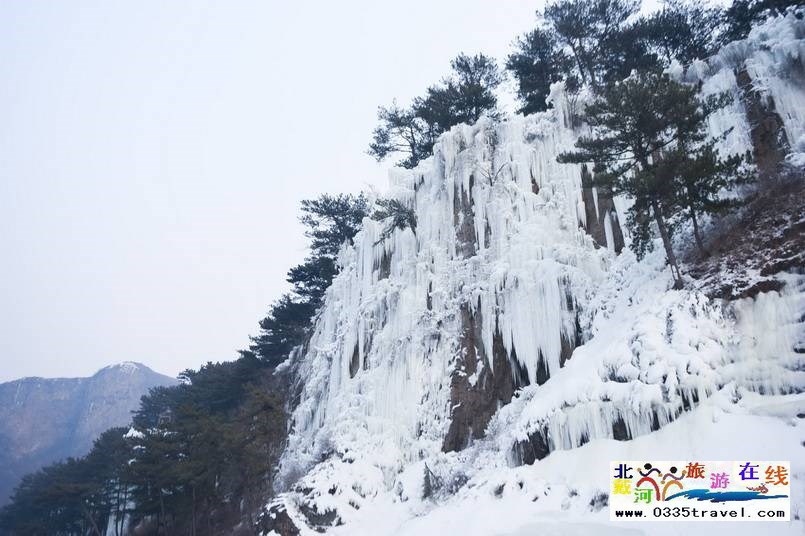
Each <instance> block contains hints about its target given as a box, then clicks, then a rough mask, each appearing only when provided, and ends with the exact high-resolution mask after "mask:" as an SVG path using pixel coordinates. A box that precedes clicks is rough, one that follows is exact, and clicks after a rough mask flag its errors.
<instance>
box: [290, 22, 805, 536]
mask: <svg viewBox="0 0 805 536" xmlns="http://www.w3.org/2000/svg"><path fill="white" fill-rule="evenodd" d="M802 24H803V23H802V21H798V20H796V19H793V18H791V17H790V16H789V17H785V18H781V19H777V20H774V21H771V22H768V23H766V24H765V25H762V26H761V27H759V28H756V29H754V30H753V31H752V33H751V34H750V36H749V38H748V39H747V40H745V41H742V42H738V43H734V44H732V45H730V46H728V47H727V48H726V49H725V50H723V51H722V52H721V53H720V54H719V55H718V56H717V57H716V58H713V59H710V60H709V61H707V62H698V63H696V64H694V65H693V66H690V67H689V68H688V69H687V71H685V70H684V69H681V67H679V66H675V67H674V68H672V69H671V72H672V74H673V75H674V76H677V77H684V78H685V79H687V80H689V81H692V80H694V79H698V80H702V81H703V82H704V85H703V87H704V91H705V92H706V93H716V92H720V91H725V90H727V91H732V92H733V93H734V94H735V95H736V96H739V97H740V95H741V91H740V88H739V86H738V82H737V80H736V75H735V72H734V68H735V67H736V65H737V63H736V62H742V64H744V65H746V68H747V70H749V71H751V76H752V79H753V80H754V81H755V83H756V84H758V85H757V87H760V85H759V84H761V83H762V87H763V90H764V91H767V92H768V94H769V95H770V96H771V97H772V98H773V100H774V102H775V103H776V104H777V112H778V113H779V114H780V117H781V121H782V124H783V125H784V127H785V130H786V134H787V136H788V139H789V140H799V139H801V138H802V130H803V128H804V127H803V125H805V122H804V121H803V116H802V113H803V110H805V91H803V90H802V86H801V85H799V86H797V85H796V84H795V83H794V82H793V81H792V80H788V79H784V78H782V74H781V73H784V72H789V70H788V67H785V68H782V66H784V65H789V63H790V62H799V65H801V62H802V57H803V56H802V51H803V47H802V45H801V36H802V35H803V33H805V32H803V29H802ZM786 36H788V37H786ZM792 40H794V41H796V43H793V42H792ZM785 62H789V63H785ZM549 99H550V101H551V102H552V104H553V108H552V109H550V110H548V111H547V112H544V113H540V114H535V115H532V116H528V117H519V116H515V117H512V118H509V119H508V120H506V121H504V122H501V123H495V122H493V121H491V120H490V119H486V118H485V119H482V120H481V121H479V122H478V123H477V124H475V125H472V126H467V125H459V126H456V127H454V128H453V129H452V130H451V131H450V132H448V133H446V134H445V135H443V136H442V137H441V138H440V140H439V141H438V143H437V144H436V147H435V150H434V155H433V157H431V158H429V159H428V160H426V161H424V162H423V163H422V164H421V165H420V166H419V167H417V168H416V169H414V170H410V171H405V170H395V171H394V172H393V173H392V177H391V183H392V187H391V190H390V192H389V195H391V196H393V197H395V198H396V199H399V200H400V201H402V202H404V203H406V204H408V205H409V206H410V207H412V208H413V209H414V211H415V213H416V217H417V225H416V228H415V229H403V230H400V229H395V230H393V231H392V232H391V233H390V234H389V233H386V232H385V231H386V228H385V226H384V222H376V221H372V220H370V219H368V218H367V219H366V220H364V224H363V228H362V230H361V232H360V233H359V234H358V235H357V236H356V237H355V240H354V246H352V247H345V248H344V249H343V250H342V251H341V254H340V257H339V263H340V265H341V268H342V270H341V272H340V274H339V275H338V276H337V277H336V279H335V280H334V282H333V284H332V286H331V287H330V289H329V290H328V292H327V296H326V300H325V305H324V307H323V308H322V310H321V311H320V312H319V314H318V316H317V319H316V323H315V328H314V331H313V333H312V336H311V338H310V340H309V342H308V344H307V345H306V347H305V348H304V349H303V350H302V351H299V352H297V353H295V354H294V356H293V357H292V359H293V360H294V363H293V364H292V365H291V366H293V367H294V369H295V371H296V374H297V375H298V378H299V380H300V382H301V387H300V391H299V398H298V404H297V405H296V407H295V408H294V409H293V413H292V419H291V428H290V434H289V441H288V447H287V449H286V452H285V453H284V455H283V457H282V460H281V463H280V470H279V479H278V482H279V483H280V486H281V487H282V488H283V489H284V493H283V495H281V497H280V501H281V503H282V509H283V510H282V511H283V514H282V515H283V516H284V517H283V519H286V518H287V519H291V520H293V522H294V524H295V525H296V526H297V527H299V528H300V529H301V530H302V531H303V533H307V532H306V531H313V530H314V529H315V530H325V529H327V530H330V531H332V532H333V533H335V534H338V533H344V534H365V533H372V534H391V533H395V532H399V533H402V534H405V533H410V534H425V533H440V532H445V531H446V529H445V527H450V530H449V531H448V532H454V533H461V534H489V533H492V532H494V533H499V534H519V533H524V532H523V531H524V530H527V529H528V527H529V526H531V525H530V524H535V523H537V524H539V526H540V532H541V533H543V532H545V533H548V534H550V533H551V532H550V531H551V530H553V529H552V528H551V525H550V523H549V522H548V521H547V519H546V517H545V515H546V513H548V512H550V515H551V519H552V520H553V521H551V522H555V521H556V520H557V519H566V520H574V522H577V523H578V526H577V527H576V529H577V533H579V534H582V533H588V531H590V530H595V531H598V532H603V531H604V530H605V529H604V527H605V525H603V524H602V522H603V521H604V520H605V519H606V518H605V515H606V514H605V513H604V512H603V510H602V509H603V507H604V505H605V502H606V490H605V489H602V487H601V485H600V484H598V483H597V480H596V479H595V478H593V477H591V476H590V475H592V474H593V473H595V474H596V475H599V474H603V472H604V471H603V469H602V468H603V467H606V463H608V460H609V459H613V458H614V457H617V456H622V457H625V458H630V459H635V457H639V456H641V455H642V456H649V455H650V456H655V453H656V452H667V453H668V457H669V458H676V459H679V458H680V457H682V456H685V455H699V454H702V453H712V452H715V451H714V449H715V447H714V445H715V443H717V441H718V439H719V434H722V435H723V436H729V437H733V438H734V439H735V440H736V441H740V442H741V444H740V446H739V444H735V445H734V446H733V447H732V449H731V450H730V448H727V447H724V448H723V449H721V450H720V451H718V452H719V454H718V455H711V456H710V458H711V459H719V458H724V459H730V458H732V457H734V456H736V455H737V454H738V452H739V449H740V448H743V449H744V450H742V451H741V452H744V451H745V450H746V449H749V450H750V451H752V452H754V451H756V450H757V449H758V448H759V445H761V444H767V441H766V440H764V439H763V438H762V436H758V435H756V434H752V433H749V432H746V433H744V432H743V431H742V432H740V433H738V432H733V431H731V428H729V426H737V425H739V424H740V425H741V426H743V425H745V424H747V423H753V425H755V424H757V425H758V426H760V427H761V428H762V429H763V430H765V431H767V432H768V433H775V434H778V436H779V437H780V438H781V440H780V441H781V443H780V445H779V446H776V447H775V448H778V447H779V449H783V450H784V452H782V451H781V452H780V454H779V456H777V455H776V454H775V455H771V454H769V453H766V452H763V453H762V454H759V455H758V457H760V458H764V457H765V458H767V459H768V458H775V457H776V458H777V459H792V461H794V460H793V458H792V457H793V456H796V455H797V453H799V456H800V459H801V455H802V453H801V446H799V445H798V444H797V443H796V442H797V441H802V440H803V438H802V436H803V425H802V419H800V420H798V421H797V420H793V421H792V420H791V419H794V417H793V413H792V412H795V411H802V410H801V408H800V409H799V410H796V409H795V406H797V404H798V405H799V406H797V407H800V406H801V405H802V394H801V393H802V392H803V391H805V372H803V371H805V362H804V360H803V357H802V356H803V354H802V348H803V347H805V328H804V327H803V323H802V319H803V318H805V277H803V276H802V275H797V274H794V273H792V274H789V275H784V276H781V277H782V279H783V280H784V282H785V283H786V284H785V285H784V286H783V287H782V290H779V291H777V290H775V291H771V292H765V293H763V292H761V293H760V294H758V295H757V296H756V297H753V298H746V299H743V300H738V301H735V302H726V301H722V300H716V299H712V298H710V297H708V296H707V295H706V294H705V293H704V292H702V291H700V290H697V289H696V288H690V289H688V290H684V291H673V290H671V283H672V281H671V278H670V274H669V273H668V271H667V268H666V267H665V262H664V256H663V253H662V248H661V247H658V248H655V251H654V252H653V253H651V254H649V256H648V257H647V258H646V259H644V260H643V261H640V262H638V261H637V260H636V259H635V258H634V256H633V255H632V254H631V253H630V252H628V251H627V250H624V252H623V253H621V254H620V255H615V253H614V250H613V248H611V247H608V246H609V245H610V244H611V241H610V238H609V236H610V235H611V234H612V229H611V228H610V229H609V230H607V229H606V228H605V233H604V234H605V236H606V244H604V246H605V247H600V246H601V244H597V243H596V242H595V241H594V240H593V239H592V238H591V236H590V235H589V234H587V233H586V232H585V230H584V227H585V226H586V224H587V221H586V220H587V218H588V215H589V214H594V215H597V216H600V213H599V210H598V208H599V207H598V198H597V195H596V194H595V193H594V194H593V197H592V198H591V199H592V200H593V201H594V202H595V207H594V208H593V207H589V206H588V207H585V199H584V197H585V192H584V188H583V186H582V184H581V176H582V168H581V166H577V165H570V164H558V163H557V162H556V156H557V155H558V154H559V153H561V152H562V151H565V150H569V149H571V148H572V147H573V144H574V142H575V140H576V137H577V136H578V135H579V133H580V130H579V129H578V127H575V126H574V123H573V121H572V115H573V103H571V102H570V101H569V100H568V99H567V98H566V97H565V94H564V91H563V88H562V85H561V84H555V85H554V86H553V87H552V91H551V96H550V97H549ZM710 127H711V131H712V134H713V135H720V134H722V133H724V132H727V131H729V135H728V136H727V137H726V138H725V139H724V140H723V141H722V144H723V146H722V150H723V151H725V152H728V153H743V152H745V151H746V150H748V149H751V148H752V143H753V139H752V136H751V135H750V126H749V125H748V123H747V120H746V113H745V110H744V108H743V105H742V104H741V102H740V101H736V102H735V103H733V104H732V105H731V107H728V108H725V109H724V110H721V111H720V112H719V113H718V114H717V115H715V116H714V117H713V118H712V119H711V125H710ZM730 129H732V130H730ZM612 206H614V207H615V209H616V210H615V212H616V213H617V216H618V218H619V219H620V220H621V221H623V220H624V215H625V214H624V211H625V209H626V208H627V207H628V200H624V199H615V200H613V205H612ZM607 221H608V220H607ZM605 223H606V222H605ZM610 223H611V222H610ZM385 235H388V236H387V237H386V238H383V237H384V236H385ZM624 238H625V240H626V241H627V243H628V240H629V237H628V233H624ZM469 359H472V360H473V362H472V363H469V362H468V361H467V360H469ZM501 379H503V380H505V382H509V385H510V387H512V389H510V391H509V392H508V394H507V395H506V396H501V397H499V398H495V399H492V400H491V401H490V402H491V403H492V404H497V405H496V406H494V407H493V411H490V412H489V415H487V416H486V417H485V418H483V419H480V418H477V417H478V416H477V415H476V416H475V417H476V418H474V419H473V416H472V415H469V416H468V415H466V411H465V412H464V413H462V405H464V408H465V409H467V408H470V406H469V404H470V403H472V402H473V401H474V400H476V399H477V396H478V393H481V394H482V395H483V396H497V395H500V392H499V391H495V387H494V386H495V385H497V383H498V382H499V381H500V380H501ZM490 385H492V387H490ZM457 386H459V387H460V388H457ZM484 389H486V390H484ZM473 390H475V391H473ZM512 390H514V394H513V396H512V392H511V391H512ZM471 392H476V395H474V396H476V399H473V398H472V396H470V395H469V394H467V393H470V394H471ZM457 393H458V394H457ZM758 397H762V398H758ZM476 401H477V400H476ZM770 401H774V404H771V402H770ZM694 407H698V409H696V410H695V411H693V412H692V413H691V412H689V410H691V409H693V408H694ZM472 411H474V409H472V410H471V412H472ZM460 415H463V417H462V418H464V417H466V422H465V423H464V424H463V425H464V426H466V427H469V428H473V427H475V428H474V429H471V430H465V433H464V434H458V437H461V438H462V439H466V442H465V443H462V444H460V445H458V446H456V445H453V446H454V447H456V448H446V443H445V437H446V435H447V434H448V433H451V432H452V430H451V427H452V426H455V423H456V422H457V419H458V416H460ZM783 420H786V421H787V422H788V424H783ZM792 422H793V425H792V424H791V423H792ZM708 427H712V430H711V429H710V428H708ZM479 428H480V429H479ZM692 431H696V432H697V433H699V434H700V436H699V437H691V436H690V434H691V433H692ZM679 438H682V439H681V440H680V439H679ZM616 440H618V441H616ZM626 440H629V441H626ZM792 445H794V447H796V448H799V449H800V450H799V451H797V450H796V449H793V447H792ZM753 449H754V450H753ZM786 449H793V450H790V451H789V450H786ZM445 451H447V452H445ZM758 452H759V451H758ZM625 453H628V456H627V455H626V454H625ZM549 454H550V455H549ZM655 457H656V456H655ZM524 462H526V463H533V464H534V465H522V464H523V463H524ZM599 463H600V466H599V465H598V464H599ZM559 464H563V465H562V467H569V468H570V469H569V470H568V473H567V474H564V473H561V471H559V470H558V469H557V467H559ZM574 467H575V468H574ZM579 468H584V469H585V471H587V473H586V475H585V474H581V473H580V472H579V471H580V469H579ZM537 475H540V476H539V477H537ZM591 478H592V481H593V483H592V484H591V483H590V479H591ZM795 478H797V479H800V480H802V479H803V478H805V475H802V474H800V475H799V476H795ZM585 479H586V480H585ZM797 500H799V503H797V504H798V505H797V506H796V508H795V511H798V512H800V513H805V512H803V511H802V508H803V506H805V497H798V499H797ZM535 503H536V504H537V506H534V504H535ZM481 510H482V511H483V512H484V515H490V516H493V517H494V518H495V519H497V521H496V522H495V523H498V524H496V525H494V526H492V525H490V524H489V523H488V522H484V521H483V520H481V519H479V517H478V515H475V514H474V512H477V511H481ZM487 512H489V514H487ZM493 512H496V514H493ZM557 516H558V517H557ZM465 518H466V522H465V521H462V520H464V519H465ZM797 523H799V525H798V526H799V528H801V525H802V522H801V521H800V522H797ZM793 525H794V524H792V526H793ZM457 526H461V527H463V529H461V530H458V529H456V527H457ZM492 529H493V530H492ZM576 529H572V527H571V528H568V529H567V530H565V531H564V532H561V533H562V534H566V533H569V534H573V533H574V532H573V530H576ZM652 529H653V527H652ZM457 530H458V532H457ZM563 530H564V529H563ZM557 533H558V532H557Z"/></svg>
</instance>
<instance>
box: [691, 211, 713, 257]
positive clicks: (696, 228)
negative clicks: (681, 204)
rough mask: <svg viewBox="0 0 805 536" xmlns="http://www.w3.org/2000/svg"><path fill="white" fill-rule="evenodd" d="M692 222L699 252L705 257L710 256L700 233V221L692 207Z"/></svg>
mask: <svg viewBox="0 0 805 536" xmlns="http://www.w3.org/2000/svg"><path fill="white" fill-rule="evenodd" d="M690 220H691V221H692V222H693V236H694V238H696V247H698V248H699V251H700V252H701V254H702V255H704V256H705V257H709V256H710V252H709V251H707V248H705V247H704V242H703V241H702V234H701V231H699V220H698V218H696V211H695V210H694V209H693V207H690Z"/></svg>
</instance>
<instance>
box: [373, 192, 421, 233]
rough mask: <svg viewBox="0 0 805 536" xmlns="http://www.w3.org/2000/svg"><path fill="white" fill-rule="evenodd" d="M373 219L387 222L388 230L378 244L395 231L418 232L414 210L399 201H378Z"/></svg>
mask: <svg viewBox="0 0 805 536" xmlns="http://www.w3.org/2000/svg"><path fill="white" fill-rule="evenodd" d="M372 219H373V220H377V221H385V222H386V228H385V229H384V230H383V232H382V233H381V235H380V238H379V239H378V241H377V242H378V243H380V242H382V241H383V240H385V239H386V238H388V237H389V236H391V233H392V232H394V229H401V230H402V229H411V230H412V231H414V232H416V213H415V212H414V209H413V208H412V207H409V206H408V205H406V204H405V203H403V202H402V201H400V200H398V199H378V200H377V209H375V211H374V213H373V214H372Z"/></svg>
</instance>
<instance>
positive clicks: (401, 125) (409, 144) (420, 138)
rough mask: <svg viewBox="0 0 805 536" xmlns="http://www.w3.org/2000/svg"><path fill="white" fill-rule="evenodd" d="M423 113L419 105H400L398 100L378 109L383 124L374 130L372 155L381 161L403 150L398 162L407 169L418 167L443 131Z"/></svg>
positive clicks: (370, 151) (431, 151)
mask: <svg viewBox="0 0 805 536" xmlns="http://www.w3.org/2000/svg"><path fill="white" fill-rule="evenodd" d="M431 103H432V102H431ZM421 112H422V109H419V108H413V107H412V108H409V109H403V108H400V107H399V106H398V105H397V104H396V103H394V104H392V105H391V106H390V107H388V108H386V107H383V106H381V107H380V108H378V110H377V119H378V121H380V124H379V125H378V126H377V127H376V128H375V130H374V132H373V133H372V143H370V144H369V151H368V153H369V155H371V156H373V157H374V158H375V159H376V160H377V161H378V162H380V161H382V160H385V159H386V158H387V157H388V156H389V155H392V154H397V153H401V154H403V155H405V157H404V158H403V159H402V160H400V161H398V162H397V164H396V165H397V166H399V167H402V168H405V169H413V168H415V167H416V166H417V165H418V164H419V163H420V162H421V161H422V160H424V159H425V158H427V157H428V156H430V155H431V154H432V153H433V144H434V143H436V138H438V137H439V134H441V131H440V128H439V125H438V123H437V122H435V121H433V120H432V122H430V123H429V122H428V121H426V120H425V119H423V118H422V117H420V116H419V115H418V113H421Z"/></svg>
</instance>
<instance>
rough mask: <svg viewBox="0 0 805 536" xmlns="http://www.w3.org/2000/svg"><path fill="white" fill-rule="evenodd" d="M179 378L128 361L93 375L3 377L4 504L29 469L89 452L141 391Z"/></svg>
mask: <svg viewBox="0 0 805 536" xmlns="http://www.w3.org/2000/svg"><path fill="white" fill-rule="evenodd" d="M175 383H176V380H175V379H173V378H170V377H168V376H164V375H162V374H158V373H156V372H154V371H153V370H151V369H150V368H148V367H146V366H145V365H142V364H140V363H132V362H124V363H120V364H118V365H112V366H109V367H106V368H103V369H101V370H99V371H98V372H97V373H95V375H94V376H92V377H90V378H22V379H20V380H15V381H11V382H7V383H0V505H2V504H5V503H6V502H7V501H8V497H9V495H10V494H11V492H12V490H13V489H14V486H16V485H17V483H18V482H19V480H20V478H22V476H23V475H25V474H26V473H29V472H31V471H33V470H36V469H38V468H40V467H42V466H44V465H47V464H49V463H51V462H55V461H57V460H61V459H63V458H66V457H69V456H82V455H84V454H86V453H87V452H89V450H90V448H91V447H92V442H93V441H94V440H95V439H96V438H97V437H98V436H99V435H100V434H101V433H102V432H103V431H105V430H107V429H109V428H111V427H113V426H124V425H126V424H128V423H129V421H130V420H131V412H132V410H135V409H137V408H138V407H139V404H140V397H141V396H143V395H144V394H146V393H148V390H149V389H150V388H152V387H157V386H162V385H174V384H175Z"/></svg>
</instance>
